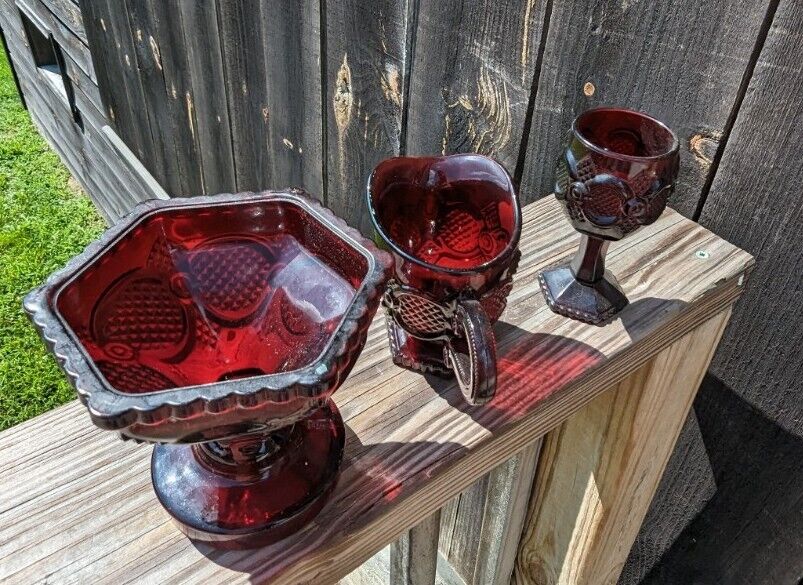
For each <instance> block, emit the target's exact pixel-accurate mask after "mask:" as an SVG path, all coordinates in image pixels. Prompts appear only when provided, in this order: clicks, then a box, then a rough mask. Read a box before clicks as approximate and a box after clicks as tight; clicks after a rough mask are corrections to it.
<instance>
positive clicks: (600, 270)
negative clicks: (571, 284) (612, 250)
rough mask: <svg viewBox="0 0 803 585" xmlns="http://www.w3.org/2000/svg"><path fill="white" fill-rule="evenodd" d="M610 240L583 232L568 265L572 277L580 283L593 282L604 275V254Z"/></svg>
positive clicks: (606, 251)
mask: <svg viewBox="0 0 803 585" xmlns="http://www.w3.org/2000/svg"><path fill="white" fill-rule="evenodd" d="M609 245H610V242H609V241H608V240H603V239H602V238H595V237H593V236H587V235H586V234H583V236H582V237H581V238H580V249H579V250H577V254H575V256H574V258H573V259H572V262H571V264H570V265H569V267H570V268H571V271H572V274H573V275H574V277H575V278H576V279H577V280H579V281H580V282H582V283H588V284H594V283H595V282H599V281H600V280H602V279H603V277H604V276H605V255H606V254H607V253H608V246H609Z"/></svg>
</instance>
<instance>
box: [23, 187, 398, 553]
mask: <svg viewBox="0 0 803 585" xmlns="http://www.w3.org/2000/svg"><path fill="white" fill-rule="evenodd" d="M390 269H391V258H390V256H389V255H388V254H386V253H384V252H380V251H379V250H377V249H376V248H375V247H374V246H373V244H371V242H369V241H368V240H366V239H364V238H362V236H360V235H359V233H358V232H356V231H355V230H353V229H351V228H349V227H348V226H346V224H345V223H344V222H343V221H342V220H340V219H338V218H337V217H335V216H334V215H333V214H332V213H331V212H330V211H328V210H326V209H324V208H323V207H321V206H320V205H319V204H318V203H317V202H315V201H312V200H311V199H309V198H307V197H306V196H305V195H304V194H303V193H302V192H300V191H296V190H292V191H285V192H268V193H257V194H254V193H244V194H238V195H220V196H215V197H200V198H194V199H189V200H178V199H175V200H171V201H167V202H146V203H144V204H141V205H140V206H138V207H137V208H136V209H135V210H134V211H133V212H132V214H131V215H129V216H128V217H127V218H125V219H124V220H123V221H122V222H121V223H120V224H118V225H117V226H115V227H113V228H111V229H110V230H109V231H108V232H107V233H106V234H104V236H103V237H102V238H101V239H100V240H99V241H98V242H96V243H94V244H92V245H90V247H89V248H87V250H86V251H85V252H84V253H83V254H81V255H80V256H78V257H76V258H74V259H73V260H72V261H71V262H70V263H69V264H68V266H67V267H66V268H65V269H64V270H61V271H59V272H57V273H55V274H53V275H52V276H51V277H50V278H49V279H48V282H47V283H45V285H43V286H42V287H40V288H38V289H36V290H34V291H32V292H31V293H30V294H29V295H28V296H27V297H26V300H25V308H26V310H27V311H28V313H29V314H30V315H31V317H32V319H33V321H34V323H35V324H36V325H37V327H39V329H40V331H41V333H42V336H43V339H44V340H45V341H46V342H47V343H48V344H49V346H50V348H51V349H52V351H53V353H54V354H55V355H56V357H57V359H58V360H59V361H60V362H61V363H62V365H63V366H64V370H65V372H66V373H67V374H68V376H69V377H70V379H71V381H72V382H73V384H74V385H75V387H76V390H77V391H78V393H79V394H80V396H81V397H82V399H83V401H84V402H85V403H86V405H87V407H88V410H89V413H90V416H91V417H92V419H93V421H94V422H95V423H96V424H98V425H99V426H101V427H102V428H106V429H110V430H118V431H120V432H121V433H122V434H123V435H124V436H125V437H130V438H134V439H137V440H145V441H152V442H158V443H164V444H159V445H157V446H156V447H155V449H154V454H153V459H152V478H153V484H154V489H155V490H156V494H157V496H158V498H159V500H160V501H161V503H162V504H163V505H164V506H165V508H166V509H167V510H168V511H169V512H170V514H171V515H172V516H173V517H174V518H175V520H176V521H177V523H178V525H179V527H180V528H181V529H182V530H183V531H184V532H185V533H187V534H188V535H189V536H191V537H192V538H195V539H198V540H202V541H205V542H209V543H212V544H214V545H215V546H219V547H223V548H242V547H251V546H257V545H261V544H265V543H269V542H273V541H275V540H277V539H279V538H282V537H284V536H286V535H288V534H290V533H292V532H294V531H296V530H298V529H299V528H300V527H301V526H303V525H304V524H305V523H306V522H308V521H309V520H310V519H311V518H312V517H314V516H315V514H317V512H318V511H319V510H320V508H321V507H322V506H323V505H324V504H325V503H326V497H327V495H328V494H329V493H330V492H331V490H332V488H333V487H334V485H335V482H336V480H337V476H338V470H339V466H340V461H341V458H342V453H343V445H344V441H345V432H344V428H343V421H342V419H341V417H340V415H339V413H338V411H337V408H335V406H334V404H332V402H331V401H329V397H330V396H331V394H332V393H333V392H334V391H335V390H336V389H337V388H338V386H339V385H340V384H341V383H342V382H343V380H344V379H345V378H346V376H347V375H348V373H349V371H350V370H351V368H352V366H353V365H354V362H355V361H356V359H357V356H358V355H359V353H360V351H361V350H362V347H363V346H364V344H365V338H366V335H367V329H368V325H369V324H370V321H371V319H372V317H373V315H374V313H375V311H376V309H377V306H378V304H379V300H380V296H381V291H382V287H383V284H384V282H385V280H386V278H387V276H388V275H389V272H390ZM167 443H174V444H167Z"/></svg>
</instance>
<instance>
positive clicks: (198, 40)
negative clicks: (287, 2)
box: [163, 2, 236, 195]
mask: <svg viewBox="0 0 803 585" xmlns="http://www.w3.org/2000/svg"><path fill="white" fill-rule="evenodd" d="M177 5H178V13H177V16H178V17H179V19H180V21H179V22H178V23H176V22H174V23H172V26H173V27H174V28H173V30H172V31H171V32H172V34H176V35H180V36H181V38H182V39H183V43H182V45H181V46H180V48H179V50H183V51H185V52H186V60H187V64H188V65H189V74H190V83H191V85H192V91H191V92H189V93H188V94H187V95H185V105H186V107H187V110H188V115H189V112H193V113H194V114H195V115H194V121H195V124H194V126H192V127H191V130H192V131H193V133H194V134H196V140H197V142H198V150H199V151H200V158H201V160H200V162H201V178H202V184H201V188H202V190H203V192H204V193H206V194H209V195H212V194H215V193H230V192H232V191H233V190H235V189H236V183H235V172H234V158H233V153H232V147H231V127H230V124H229V105H228V99H227V96H226V85H225V84H224V71H223V57H222V55H221V43H220V29H219V27H218V19H217V12H216V11H215V10H214V6H210V3H198V2H178V3H177ZM179 26H180V32H179V31H178V30H176V28H178V27H179ZM163 97H164V95H163Z"/></svg>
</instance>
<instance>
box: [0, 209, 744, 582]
mask: <svg viewBox="0 0 803 585" xmlns="http://www.w3.org/2000/svg"><path fill="white" fill-rule="evenodd" d="M524 219H525V224H524V228H523V234H522V240H521V247H522V251H523V258H522V262H521V265H520V268H519V272H518V274H517V276H516V281H515V286H514V289H513V291H512V293H511V296H510V300H509V306H508V309H507V310H506V312H505V313H504V315H503V316H502V319H501V322H500V323H499V324H498V325H497V329H496V333H497V343H498V348H499V388H498V392H497V397H496V398H495V399H494V401H492V402H491V403H490V404H488V405H486V406H481V407H469V406H467V405H466V404H465V402H464V401H463V400H462V398H461V395H460V392H459V390H458V389H457V388H456V387H455V385H454V384H453V383H450V382H444V381H433V380H430V379H427V378H425V377H423V376H420V375H418V374H415V373H413V372H409V371H406V370H402V369H400V368H397V367H396V366H394V365H393V364H392V362H391V359H390V356H389V353H388V347H387V341H386V338H385V325H384V316H382V315H379V316H377V318H376V320H375V322H374V323H373V325H372V328H371V329H370V331H369V336H368V342H367V344H366V347H365V350H364V351H363V353H362V355H361V357H360V359H359V361H358V362H357V364H356V366H355V367H354V370H353V372H352V374H351V376H350V377H349V379H348V380H347V381H346V382H345V383H344V385H343V387H342V388H340V389H339V390H338V392H337V393H336V394H335V396H334V400H335V402H336V403H337V405H338V407H339V409H340V412H341V413H342V415H343V418H344V420H345V423H346V427H347V439H346V456H345V460H344V464H343V468H342V474H341V477H340V480H339V483H338V486H337V488H336V490H335V492H334V494H333V495H332V497H331V500H330V501H329V503H328V504H327V505H326V507H325V508H324V509H323V511H322V512H321V513H320V515H319V516H318V517H317V518H316V519H315V520H314V521H313V522H312V523H311V524H309V525H308V526H307V527H306V528H304V529H303V530H301V531H300V532H298V533H296V534H294V535H292V536H291V537H289V538H287V539H286V540H284V541H282V542H280V543H278V544H276V545H273V546H270V547H266V548H263V549H256V550H251V551H235V552H223V551H217V550H213V549H210V548H208V547H206V546H204V545H194V544H193V543H192V542H191V541H190V540H188V539H186V538H185V537H183V536H182V535H181V534H180V533H179V532H178V531H177V530H176V528H175V527H174V526H173V525H172V524H171V522H170V521H169V519H168V516H167V514H166V513H165V512H164V511H163V510H162V508H161V507H160V506H159V504H158V503H157V501H156V498H155V496H154V494H153V491H152V489H151V486H150V474H149V472H148V471H149V458H150V451H151V450H150V448H148V447H147V446H145V445H135V444H132V443H131V442H122V441H120V440H118V438H117V437H116V436H114V435H113V434H112V433H107V432H103V431H100V430H98V429H96V428H94V427H93V426H92V425H91V423H90V421H89V418H88V416H87V415H86V413H85V412H84V408H83V407H82V406H81V405H80V404H78V403H71V404H69V405H67V406H64V407H61V408H59V409H56V410H54V411H52V412H49V413H47V414H44V415H42V416H40V417H38V418H35V419H33V420H31V421H29V422H27V423H24V424H21V425H18V426H16V427H13V428H11V429H9V430H7V431H5V432H4V433H2V434H0V471H2V473H1V474H0V493H2V494H3V505H2V508H0V580H3V581H9V582H20V583H22V582H31V581H36V580H40V579H42V578H44V577H45V576H47V579H48V580H51V581H53V582H64V581H72V582H93V583H103V582H108V583H122V582H127V581H141V582H167V581H171V580H173V581H197V582H204V583H212V582H225V583H233V582H247V581H250V582H269V583H288V584H293V585H295V584H298V583H315V584H325V583H332V582H336V581H338V580H340V579H342V580H343V582H344V583H348V584H351V585H353V584H356V583H373V582H375V581H372V580H371V579H374V578H376V577H377V576H379V577H381V578H383V579H384V578H387V577H392V579H393V582H394V583H409V584H412V585H423V583H432V582H433V579H434V578H435V573H436V568H437V564H438V563H437V561H438V554H437V550H436V547H437V542H438V541H439V540H440V548H441V553H442V554H441V556H442V557H443V561H442V562H441V570H440V577H439V578H441V580H443V579H449V578H451V579H460V580H463V581H465V582H469V583H482V584H483V585H486V584H489V583H507V582H509V581H510V578H511V573H512V572H513V573H515V577H516V580H517V583H519V584H522V583H538V584H542V583H613V582H615V581H616V578H617V576H618V574H619V571H620V570H621V568H622V566H623V564H624V561H625V558H626V556H627V553H628V551H629V548H630V545H631V544H632V542H633V540H634V538H635V537H636V534H637V531H638V529H639V526H640V524H641V521H642V519H643V517H644V515H645V513H646V511H647V507H648V505H649V503H650V499H651V497H652V495H653V493H654V491H655V489H656V486H657V484H658V481H659V479H660V477H661V473H662V471H663V468H664V465H665V464H666V461H667V459H668V457H669V455H670V453H671V451H672V448H673V445H674V442H675V439H676V438H677V436H678V433H679V432H680V428H681V426H682V424H683V421H684V420H685V417H686V414H687V412H688V410H689V407H690V405H691V401H692V398H693V397H694V394H695V392H696V390H697V388H698V386H699V383H700V380H701V378H702V376H703V374H704V372H705V370H706V368H707V366H708V363H709V361H710V360H711V357H712V355H713V352H714V349H715V347H716V345H717V341H718V340H719V337H720V335H721V334H722V331H723V329H724V327H725V325H726V323H727V321H728V318H729V315H730V310H731V306H732V304H733V303H734V302H735V301H736V299H737V298H738V297H739V295H740V294H741V292H742V289H743V284H744V279H745V275H746V273H747V272H748V271H749V269H750V267H751V265H752V258H751V257H750V256H749V255H748V254H747V253H745V252H743V251H741V250H739V249H738V248H736V247H735V246H733V245H731V244H728V243H727V242H725V241H723V240H721V239H720V238H718V237H717V236H715V235H714V234H712V233H711V232H709V231H707V230H705V229H704V228H702V227H700V226H698V225H697V224H695V223H693V222H691V221H689V220H687V219H685V218H683V217H682V216H680V215H679V214H677V213H675V212H673V211H671V210H668V211H667V212H666V213H665V214H664V215H663V216H662V217H661V219H660V220H659V221H658V222H656V223H655V224H654V225H652V226H650V227H648V228H645V229H643V230H642V231H639V232H637V233H636V234H634V235H633V236H632V237H631V238H629V239H627V240H625V241H623V242H621V243H619V244H617V245H614V246H613V247H612V249H611V251H610V253H609V260H608V264H609V268H610V269H611V270H612V271H613V272H614V273H615V274H616V275H617V276H618V278H619V281H620V283H621V284H622V286H623V288H624V290H625V292H626V293H627V295H628V296H629V298H630V300H631V304H630V305H629V306H628V307H627V308H626V309H625V310H624V311H623V312H622V313H621V315H620V316H618V317H617V318H616V319H615V320H614V321H613V322H611V323H609V324H608V325H606V326H604V327H595V326H591V325H585V324H582V323H579V322H576V321H572V320H569V319H566V318H564V317H561V316H559V315H556V314H554V313H552V312H551V311H550V310H549V309H548V308H547V307H546V305H545V303H544V300H543V297H542V295H541V294H540V292H539V290H538V286H537V284H536V278H535V277H536V273H537V271H538V270H539V269H541V268H544V267H546V266H548V265H550V264H553V263H555V262H558V261H561V260H564V259H566V258H567V257H568V256H569V255H570V254H571V253H572V252H573V251H574V249H575V248H576V245H577V234H576V232H574V231H573V230H572V228H571V227H570V226H569V224H568V223H567V222H566V220H565V219H564V218H563V215H562V212H561V210H560V209H559V207H558V205H557V203H556V202H555V201H554V199H552V198H547V199H544V200H541V201H539V202H536V203H534V204H531V205H529V206H527V207H526V208H525V210H524ZM700 252H705V253H704V254H703V253H700ZM541 443H542V447H540V449H539V444H541ZM539 452H540V456H538V454H539ZM536 458H537V459H538V463H537V470H536ZM533 477H534V481H533ZM478 481H479V483H477V482H478ZM467 489H468V491H466V490H467ZM461 493H462V495H460V499H459V502H458V503H457V504H455V503H454V500H453V499H454V498H455V497H456V496H458V495H459V494H461ZM450 502H452V503H450ZM444 506H445V508H444ZM439 533H440V537H439V536H438V534H439ZM391 543H395V544H393V546H392V547H391V551H390V555H389V557H387V556H386V557H385V558H384V560H383V557H382V556H380V557H379V558H375V559H373V560H371V561H370V562H368V563H367V564H365V565H362V564H363V563H365V562H366V561H368V560H369V559H371V558H372V557H373V556H374V555H375V554H377V553H378V552H380V551H382V550H383V549H384V548H385V547H386V546H387V545H389V544H391ZM383 563H384V567H383ZM361 565H362V567H360V566H361ZM355 570H356V572H353V571H355ZM385 570H386V571H387V575H383V574H382V571H385ZM444 575H446V576H445V577H444Z"/></svg>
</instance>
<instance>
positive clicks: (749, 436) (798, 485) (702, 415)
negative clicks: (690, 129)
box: [645, 1, 803, 584]
mask: <svg viewBox="0 0 803 585" xmlns="http://www.w3.org/2000/svg"><path fill="white" fill-rule="evenodd" d="M771 16H772V15H771ZM801 27H803V7H801V6H800V4H799V3H796V2H787V1H781V2H779V3H778V4H777V11H776V12H775V14H774V19H772V21H771V26H769V30H768V33H767V37H766V41H765V43H764V45H763V48H762V50H761V52H760V54H759V55H758V59H757V62H756V66H755V70H754V73H753V76H752V78H751V80H750V84H749V86H748V87H747V91H746V93H745V98H744V101H743V103H742V105H741V108H740V110H739V112H738V116H737V117H736V120H735V122H734V126H733V130H732V131H731V133H730V138H729V140H728V144H727V145H726V147H725V150H724V152H723V153H722V159H721V162H720V165H719V170H718V171H717V175H716V177H715V178H714V181H713V183H712V185H711V190H710V192H709V195H708V198H707V199H706V202H705V205H704V206H703V209H702V213H701V216H700V221H701V223H703V225H706V226H707V227H710V228H711V229H714V230H716V231H717V232H720V233H722V234H724V235H725V236H726V237H728V238H729V239H732V240H733V241H735V242H736V243H738V244H739V245H741V246H743V247H744V248H745V249H747V250H749V251H751V252H752V253H754V254H755V255H756V256H757V258H758V259H759V261H758V263H757V279H756V281H755V283H756V284H755V285H754V286H752V287H748V288H747V290H746V291H745V298H744V299H743V300H742V302H740V303H739V305H737V307H736V309H735V311H734V314H733V319H732V322H731V325H730V326H729V328H728V330H727V331H726V332H725V335H724V337H723V341H722V344H721V346H720V349H719V351H718V352H717V354H716V356H715V357H714V361H713V364H712V368H711V372H712V374H713V376H712V377H711V380H710V381H709V382H708V383H707V384H704V386H703V388H702V389H701V391H700V397H699V398H698V401H697V403H696V404H695V409H696V411H697V414H698V418H699V419H700V426H701V431H702V435H703V439H704V441H705V445H706V447H707V451H708V453H707V455H708V456H709V457H710V459H711V462H710V463H708V462H707V461H706V463H707V464H709V465H710V466H711V467H712V468H713V473H714V474H715V478H716V484H717V491H716V493H715V494H714V497H713V498H712V499H711V501H710V502H709V503H708V505H707V506H706V507H705V509H704V510H702V512H701V513H700V515H699V516H698V517H697V518H696V519H695V521H694V522H693V523H691V524H690V525H689V526H688V528H687V529H686V530H685V531H684V532H683V533H682V534H681V535H680V537H679V538H678V540H677V541H676V543H675V544H674V545H673V546H672V548H670V550H669V551H668V552H667V553H666V555H665V556H664V558H663V559H662V560H661V562H660V564H659V565H658V566H657V567H655V569H654V570H653V572H652V573H651V574H650V576H649V577H648V578H647V579H646V580H645V582H647V583H666V582H672V581H684V580H686V581H688V580H690V579H691V578H694V579H699V580H701V581H708V582H722V583H734V584H743V583H744V584H746V583H750V584H765V583H766V584H770V583H773V584H774V583H797V582H798V581H799V580H800V579H801V578H803V540H801V530H800V527H801V525H802V524H801V515H800V514H799V513H797V511H799V510H803V506H801V502H800V495H801V494H803V473H801V471H800V463H799V462H800V461H801V458H803V441H801V436H803V392H801V383H800V380H801V376H803V356H801V353H800V351H799V350H798V349H797V348H798V347H800V346H801V345H803V331H801V327H800V322H801V320H802V319H803V289H801V286H800V283H801V278H800V272H801V259H803V220H802V219H801V215H802V214H803V201H801V198H800V196H799V193H800V192H801V189H803V179H801V173H803V162H801V159H800V157H799V156H797V155H795V154H793V152H792V151H790V146H789V145H792V144H796V143H797V142H798V141H800V140H801V139H803V131H802V130H801V125H800V123H799V120H800V119H801V116H803V105H802V103H801V102H802V100H803V90H801V84H803V67H801V60H800V54H801V49H800V47H801V46H802V45H801V43H803V33H801ZM745 189H749V190H750V193H747V192H745ZM737 439H738V440H737ZM795 462H796V463H795Z"/></svg>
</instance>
